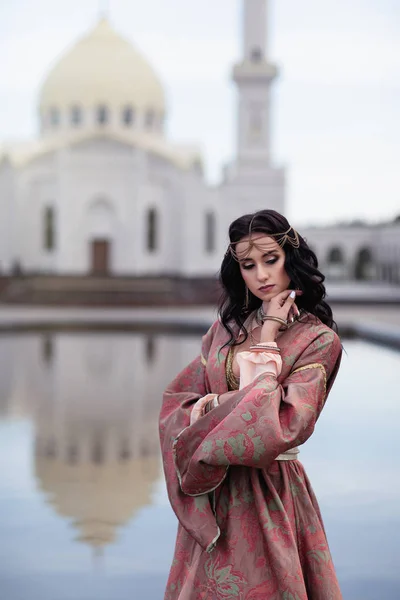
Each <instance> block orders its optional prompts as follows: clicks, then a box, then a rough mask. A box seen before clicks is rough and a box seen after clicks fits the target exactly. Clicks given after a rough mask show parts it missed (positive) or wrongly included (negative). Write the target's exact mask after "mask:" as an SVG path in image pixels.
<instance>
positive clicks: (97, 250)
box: [90, 239, 111, 275]
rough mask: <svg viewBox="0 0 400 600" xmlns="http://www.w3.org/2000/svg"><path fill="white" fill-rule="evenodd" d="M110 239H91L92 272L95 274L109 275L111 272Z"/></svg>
mask: <svg viewBox="0 0 400 600" xmlns="http://www.w3.org/2000/svg"><path fill="white" fill-rule="evenodd" d="M110 246H111V244H110V241H109V240H107V239H94V240H92V241H91V261H90V264H91V272H92V273H93V275H107V274H108V273H109V272H110Z"/></svg>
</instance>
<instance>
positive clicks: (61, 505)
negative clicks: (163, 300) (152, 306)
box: [0, 333, 199, 553]
mask: <svg viewBox="0 0 400 600" xmlns="http://www.w3.org/2000/svg"><path fill="white" fill-rule="evenodd" d="M198 347H199V340H198V339H197V338H187V339H186V340H185V338H175V337H173V336H169V337H166V336H165V337H163V336H153V335H146V334H140V335H139V334H138V335H123V334H107V335H104V334H102V335H96V334H88V333H85V334H61V333H60V334H44V335H40V336H37V335H32V336H31V335H29V336H26V335H24V336H19V337H12V338H11V337H10V338H8V339H5V338H4V337H3V338H1V339H0V348H1V350H0V352H1V357H0V358H1V364H2V370H3V373H2V377H1V381H2V385H3V386H4V387H3V390H2V393H1V402H2V407H1V410H2V413H3V415H2V416H3V417H6V418H7V417H25V418H28V419H30V420H31V421H32V423H33V427H34V448H33V470H34V475H35V478H36V481H37V485H38V486H39V488H40V489H41V490H42V491H43V492H44V495H45V498H46V501H47V502H48V503H49V504H50V505H51V507H52V508H53V510H54V511H55V512H56V513H57V514H58V515H60V516H61V517H67V518H68V519H69V520H72V523H73V527H74V530H75V532H76V534H75V536H74V537H75V539H76V540H79V541H80V542H83V543H85V544H87V545H88V546H91V547H92V548H93V549H94V551H95V553H99V552H101V549H102V548H104V547H105V546H106V545H108V544H111V543H113V542H114V541H115V540H116V539H117V536H118V529H119V528H121V527H123V526H124V525H125V524H127V523H128V521H130V520H131V519H132V518H133V517H134V516H135V514H136V513H137V511H138V510H139V509H140V508H142V507H143V506H146V505H148V504H150V503H151V501H152V490H153V487H154V484H155V483H156V482H157V481H158V480H160V478H162V467H161V462H160V455H159V441H158V428H157V418H158V412H159V408H160V403H161V396H162V390H163V388H164V387H165V385H166V384H167V383H168V382H169V381H170V380H171V379H172V377H173V375H174V374H175V373H177V372H178V371H179V370H180V369H181V368H182V366H183V365H184V364H186V363H187V362H188V360H190V359H191V358H192V357H194V356H195V355H196V352H198Z"/></svg>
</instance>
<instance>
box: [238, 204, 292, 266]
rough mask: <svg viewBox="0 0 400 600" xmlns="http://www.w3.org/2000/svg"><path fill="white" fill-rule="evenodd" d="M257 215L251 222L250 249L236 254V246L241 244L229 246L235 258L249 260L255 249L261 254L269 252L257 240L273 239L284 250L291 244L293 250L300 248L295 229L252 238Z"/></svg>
mask: <svg viewBox="0 0 400 600" xmlns="http://www.w3.org/2000/svg"><path fill="white" fill-rule="evenodd" d="M256 216H257V215H254V216H253V218H252V219H251V221H250V225H249V233H248V235H249V242H248V247H247V249H246V250H243V251H242V252H236V250H235V248H234V247H235V246H236V245H237V244H238V243H239V242H231V243H230V244H229V246H228V250H227V253H228V252H230V253H231V254H232V256H233V258H234V259H235V260H237V261H239V260H243V259H244V258H247V256H249V254H250V252H251V250H252V249H253V247H254V248H257V250H259V251H260V252H262V251H263V250H267V249H268V248H267V246H266V245H265V244H258V243H257V240H259V239H262V238H264V237H266V236H267V237H272V238H274V239H275V241H276V243H277V244H278V245H279V246H280V247H281V248H282V247H283V246H284V245H285V244H290V245H291V246H293V248H298V247H299V246H300V240H299V234H298V233H297V231H296V230H295V229H293V227H289V229H288V230H287V231H284V232H282V233H261V232H260V235H259V236H257V237H254V236H253V237H252V231H251V228H252V226H253V221H254V219H255V218H256ZM257 233H258V232H257Z"/></svg>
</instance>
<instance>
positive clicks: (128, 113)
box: [122, 106, 135, 125]
mask: <svg viewBox="0 0 400 600" xmlns="http://www.w3.org/2000/svg"><path fill="white" fill-rule="evenodd" d="M134 120H135V112H134V110H133V108H132V106H125V108H124V109H123V111H122V121H123V123H124V125H132V123H133V121H134Z"/></svg>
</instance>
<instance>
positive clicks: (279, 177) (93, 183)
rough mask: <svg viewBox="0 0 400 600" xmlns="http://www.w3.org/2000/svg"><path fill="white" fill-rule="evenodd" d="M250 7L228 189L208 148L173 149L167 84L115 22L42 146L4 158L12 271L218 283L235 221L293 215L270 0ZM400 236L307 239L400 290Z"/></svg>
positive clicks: (64, 70) (101, 36)
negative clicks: (209, 175) (271, 45)
mask: <svg viewBox="0 0 400 600" xmlns="http://www.w3.org/2000/svg"><path fill="white" fill-rule="evenodd" d="M242 1H243V7H242V8H243V43H242V48H243V56H242V60H241V61H240V62H239V63H238V64H236V65H235V66H234V68H233V80H234V82H235V83H236V86H237V102H238V108H237V136H236V137H237V147H236V158H235V160H234V162H233V163H232V164H230V165H228V166H227V167H226V168H225V169H224V173H223V177H222V182H221V184H220V185H218V186H216V187H210V186H208V185H207V183H206V181H205V179H204V176H203V171H202V157H201V155H200V153H199V151H198V150H196V149H195V148H192V147H184V146H178V145H176V144H173V143H171V142H170V141H169V140H168V139H167V138H166V136H165V132H164V124H165V120H166V118H167V117H168V115H167V114H166V102H165V94H164V90H163V87H162V85H161V83H160V81H159V79H158V77H157V74H156V73H155V71H154V69H153V68H152V66H151V65H150V64H149V63H148V62H147V61H146V60H145V58H144V57H143V56H142V55H141V54H140V52H139V51H138V50H137V49H136V48H135V47H134V46H133V45H132V44H131V43H130V42H128V41H126V40H125V39H123V38H122V37H121V36H120V35H119V34H118V33H117V32H116V31H114V29H113V28H112V26H111V25H110V23H109V22H108V20H107V19H105V18H102V19H101V20H100V21H99V22H98V24H97V25H96V27H95V28H94V29H93V30H92V31H91V32H89V34H87V35H86V36H84V37H83V38H82V39H80V40H79V41H78V42H77V43H76V44H75V45H74V46H73V47H72V48H71V49H69V50H68V51H67V52H66V53H65V54H64V55H63V56H62V57H61V58H60V59H59V60H58V62H57V63H56V64H55V66H54V68H53V69H52V70H51V71H50V73H49V74H48V76H47V79H46V80H45V81H44V83H43V85H42V88H41V91H40V96H39V102H38V106H39V111H38V117H39V120H40V136H39V138H38V139H36V140H31V141H28V142H26V143H23V144H21V143H20V144H18V145H13V144H4V145H3V147H2V148H0V202H1V205H2V207H3V210H2V214H3V215H5V216H6V218H4V216H3V219H2V220H1V222H0V270H1V272H2V273H3V274H4V273H9V272H12V271H13V270H15V269H16V268H18V270H22V271H23V272H24V273H36V274H37V273H42V274H54V275H69V274H74V275H86V274H96V275H105V274H107V275H117V276H118V275H119V276H125V275H128V276H142V275H159V274H163V275H169V274H171V275H174V276H181V277H204V276H206V277H207V276H214V275H215V273H216V272H217V270H218V267H219V265H220V261H221V257H222V255H223V252H224V250H225V248H226V243H227V230H228V225H229V223H230V222H231V221H232V220H233V219H234V218H236V217H237V216H239V215H240V214H244V213H246V212H251V211H254V210H258V209H260V208H272V209H275V210H278V211H280V212H283V213H284V212H285V173H284V170H283V169H282V168H277V167H276V166H274V164H273V161H272V158H271V149H270V146H271V144H270V123H269V119H270V88H271V84H272V82H273V80H274V78H275V76H276V75H277V69H276V67H275V66H274V65H273V64H272V63H271V62H270V61H269V59H268V50H267V0H242ZM294 225H295V224H294ZM399 232H400V224H399V223H397V224H395V225H390V226H383V227H381V228H372V229H371V228H369V227H351V228H347V229H346V228H345V229H343V228H341V227H332V228H325V229H310V230H309V231H306V232H305V235H306V237H307V238H308V240H309V242H310V244H311V246H312V247H313V248H314V249H315V251H316V252H317V254H318V256H319V257H320V261H321V263H322V266H323V267H324V268H325V269H326V270H327V271H328V272H329V273H330V274H331V275H332V276H336V277H344V278H350V279H351V278H354V277H355V278H360V279H365V278H367V279H368V278H379V279H381V278H383V279H387V280H389V281H393V282H400V271H399V269H400V267H399V265H400V235H399ZM302 233H303V231H302Z"/></svg>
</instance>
